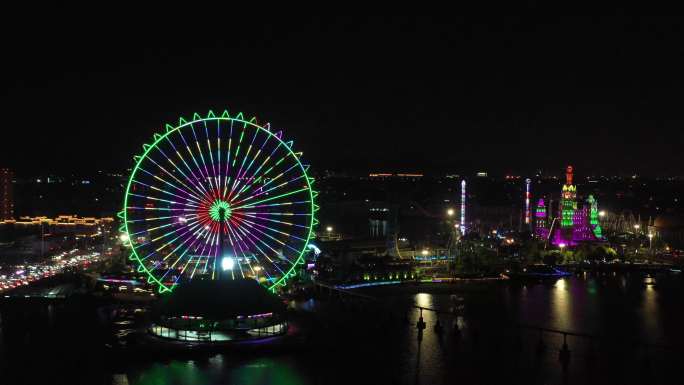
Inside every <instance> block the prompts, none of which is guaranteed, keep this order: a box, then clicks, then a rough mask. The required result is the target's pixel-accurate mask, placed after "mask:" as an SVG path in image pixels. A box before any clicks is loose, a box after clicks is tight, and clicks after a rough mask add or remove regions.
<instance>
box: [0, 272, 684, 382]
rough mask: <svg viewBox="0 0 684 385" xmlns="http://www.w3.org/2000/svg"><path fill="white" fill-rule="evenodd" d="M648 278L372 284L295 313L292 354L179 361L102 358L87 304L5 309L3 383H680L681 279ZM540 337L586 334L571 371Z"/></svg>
mask: <svg viewBox="0 0 684 385" xmlns="http://www.w3.org/2000/svg"><path fill="white" fill-rule="evenodd" d="M646 281H648V282H645V279H644V277H643V276H630V275H599V276H591V275H588V276H577V277H572V278H568V279H563V280H559V281H557V282H547V283H529V284H516V283H512V282H489V283H469V284H458V285H453V284H430V285H421V286H414V285H404V286H386V287H377V288H369V289H365V290H364V291H363V292H362V293H363V294H367V295H371V296H373V297H376V298H378V301H357V300H349V299H342V300H340V299H339V298H337V296H333V297H332V298H327V296H324V297H323V298H322V299H320V300H317V301H313V300H312V301H307V302H302V303H299V304H298V306H299V307H300V308H302V309H309V310H311V311H310V312H308V311H305V312H303V313H300V315H299V316H298V319H299V320H300V322H299V326H300V327H301V328H302V329H303V330H304V331H305V332H304V333H303V335H304V336H305V338H304V339H303V342H301V343H299V344H297V345H296V346H294V347H290V348H286V349H281V350H279V351H277V352H268V351H262V352H259V353H240V352H232V353H231V352H223V353H203V352H191V353H185V354H183V355H182V356H181V355H178V354H175V353H174V354H171V353H169V352H166V351H149V350H145V349H139V348H135V347H132V348H130V349H129V350H125V351H123V352H116V353H115V352H112V351H110V350H108V349H106V348H104V347H103V346H104V343H103V342H105V341H110V340H111V335H109V333H110V331H109V330H108V329H107V328H106V327H105V326H104V325H102V324H101V322H100V321H99V319H98V317H97V315H96V314H95V312H93V311H91V310H92V308H91V307H89V304H88V303H84V302H87V301H84V300H78V299H73V300H70V301H67V302H65V303H60V304H52V305H36V304H31V305H17V304H14V305H7V304H4V305H3V307H2V310H0V312H1V314H0V315H1V316H2V335H1V338H2V339H1V340H0V352H1V354H2V355H1V356H0V370H1V372H0V384H14V383H17V384H47V383H49V384H62V383H64V384H81V383H82V384H112V383H116V384H126V383H128V384H136V385H146V384H155V385H156V384H284V385H288V384H333V385H334V384H350V383H352V384H451V383H501V382H508V383H521V382H525V383H532V384H537V383H538V384H547V383H597V384H598V383H601V384H607V383H620V384H625V383H634V384H643V383H678V382H679V381H678V380H677V379H678V377H679V372H680V367H679V366H680V363H679V361H680V357H682V353H684V349H682V348H683V347H684V332H683V331H682V325H684V323H683V321H684V307H683V306H682V305H683V303H682V300H681V295H682V293H683V292H682V286H683V285H682V279H681V277H677V276H670V277H656V278H655V280H646ZM461 303H463V304H465V306H464V308H463V310H462V311H460V310H458V305H459V304H461ZM414 305H417V306H421V307H425V308H430V309H435V310H437V312H435V311H427V310H426V311H423V317H424V320H425V322H426V323H427V329H426V330H425V331H424V332H423V333H419V332H418V331H417V330H416V328H415V323H416V321H417V319H418V316H419V314H420V311H419V310H418V309H416V308H413V307H412V306H414ZM451 310H455V312H451ZM406 318H407V319H406ZM438 319H439V321H440V323H441V324H442V325H444V329H443V332H442V333H436V332H435V330H434V325H435V323H436V322H437V320H438ZM454 324H457V325H458V326H459V329H458V330H459V331H458V332H456V330H455V329H454V327H453V325H454ZM521 324H524V325H528V326H532V327H530V328H527V327H522V326H521ZM534 327H543V328H549V329H558V330H561V331H566V332H574V333H580V334H582V336H572V335H571V336H568V337H567V343H568V345H569V348H570V350H571V353H570V361H569V362H568V364H567V367H566V369H565V370H564V369H563V365H562V364H561V362H559V349H560V348H561V345H562V343H563V336H562V334H558V333H553V332H548V331H547V332H540V331H539V330H537V329H535V328H534ZM419 335H420V338H419ZM540 341H541V344H542V346H543V347H544V349H539V345H540Z"/></svg>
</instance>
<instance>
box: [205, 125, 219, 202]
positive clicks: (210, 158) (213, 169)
mask: <svg viewBox="0 0 684 385" xmlns="http://www.w3.org/2000/svg"><path fill="white" fill-rule="evenodd" d="M202 123H204V135H205V137H206V139H207V152H208V153H209V161H210V162H211V171H212V175H213V181H214V185H215V189H216V196H217V197H218V196H220V194H221V188H220V187H219V184H218V183H219V182H218V180H217V179H216V175H217V174H216V162H214V152H213V150H212V149H211V139H210V136H209V127H208V126H207V121H206V120H204V121H202Z"/></svg>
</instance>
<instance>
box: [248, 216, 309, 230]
mask: <svg viewBox="0 0 684 385" xmlns="http://www.w3.org/2000/svg"><path fill="white" fill-rule="evenodd" d="M238 214H239V215H242V216H246V217H249V218H253V219H257V220H262V221H268V222H273V223H280V224H283V225H287V226H292V227H300V228H303V229H308V228H309V227H308V226H304V225H300V224H297V223H292V222H286V221H280V220H277V219H272V218H264V216H263V215H261V216H260V215H252V214H247V213H235V215H238ZM263 214H268V213H263Z"/></svg>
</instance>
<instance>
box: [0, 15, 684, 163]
mask: <svg viewBox="0 0 684 385" xmlns="http://www.w3.org/2000/svg"><path fill="white" fill-rule="evenodd" d="M3 28H8V27H3ZM2 32H3V37H2V40H3V50H4V54H3V59H2V64H1V65H2V69H3V70H2V72H1V74H2V75H1V77H0V79H1V81H2V87H1V91H0V92H1V95H2V107H0V108H1V109H2V111H3V114H2V115H3V120H2V123H1V124H2V128H1V129H0V135H2V136H1V138H0V166H10V167H12V168H15V169H16V170H17V171H18V173H19V174H24V175H33V174H38V173H45V172H70V171H77V172H87V171H89V170H93V169H98V168H103V169H107V170H124V169H126V168H129V167H131V166H132V156H133V155H134V154H136V153H139V152H140V151H141V149H142V147H141V145H142V143H143V142H144V141H149V139H150V138H151V137H152V134H153V133H154V132H155V131H158V130H161V127H162V126H163V123H166V122H175V121H177V118H178V116H180V115H183V116H191V114H192V113H193V112H195V111H197V112H202V113H205V112H206V111H208V110H209V109H213V110H215V111H220V110H223V109H224V108H228V109H229V110H230V111H232V112H238V111H243V112H244V113H245V114H246V115H250V116H257V117H258V119H259V121H263V122H266V121H269V122H271V123H272V125H273V126H274V127H278V128H281V129H283V130H284V131H285V136H286V137H288V138H290V139H294V141H295V145H296V148H297V149H298V150H301V151H303V152H304V155H305V158H306V159H307V160H308V161H309V162H311V163H312V165H313V166H314V168H315V169H316V170H318V171H321V170H323V169H326V168H330V169H335V170H340V171H344V170H349V171H359V172H368V171H402V170H405V171H422V172H426V173H431V172H454V173H459V172H461V173H466V172H473V171H477V170H480V169H482V170H487V171H489V172H490V173H493V174H503V173H509V172H511V173H516V174H523V175H525V174H526V173H531V172H533V171H534V170H537V169H539V168H542V169H543V170H544V171H545V172H548V173H554V174H559V175H560V174H561V173H562V168H563V166H564V165H565V164H567V163H572V164H574V165H575V167H576V169H577V172H578V174H585V175H587V174H601V173H620V174H632V173H635V172H636V173H640V174H644V175H683V174H684V169H683V166H682V162H681V160H680V159H681V156H680V152H681V149H682V143H683V141H682V139H683V136H684V134H683V132H684V131H683V129H684V116H683V112H684V88H683V85H684V75H683V74H684V52H683V51H684V44H683V43H682V42H684V20H682V19H639V18H633V17H628V16H621V15H617V16H610V17H600V18H560V17H558V18H549V17H543V18H542V17H537V16H532V15H528V16H522V17H507V18H491V19H470V18H460V17H453V16H451V15H450V16H449V17H448V18H444V19H439V18H418V19H414V18H364V19H335V18H330V17H304V16H302V17H298V18H291V17H287V18H283V17H279V18H274V19H269V18H268V17H262V16H259V17H258V18H245V17H228V18H226V19H225V20H223V21H221V22H206V23H203V24H199V23H197V24H196V23H180V22H178V20H175V21H174V20H171V21H170V22H167V23H161V22H159V23H148V22H143V21H139V22H138V21H131V22H127V21H118V22H106V23H102V24H99V21H97V20H96V21H95V22H91V23H89V24H88V25H85V24H84V25H81V24H79V23H78V22H73V23H62V24H42V23H36V27H35V29H32V30H31V31H28V30H26V31H24V32H22V33H16V31H13V33H6V32H8V31H7V30H3V31H2Z"/></svg>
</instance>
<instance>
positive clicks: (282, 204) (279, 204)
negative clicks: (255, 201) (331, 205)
mask: <svg viewBox="0 0 684 385" xmlns="http://www.w3.org/2000/svg"><path fill="white" fill-rule="evenodd" d="M298 204H305V205H310V204H311V202H310V201H292V202H278V203H269V204H266V205H262V204H259V205H249V206H245V207H247V208H250V209H255V208H262V207H279V206H292V205H298ZM243 212H244V211H243ZM296 215H311V214H310V213H303V214H296Z"/></svg>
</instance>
